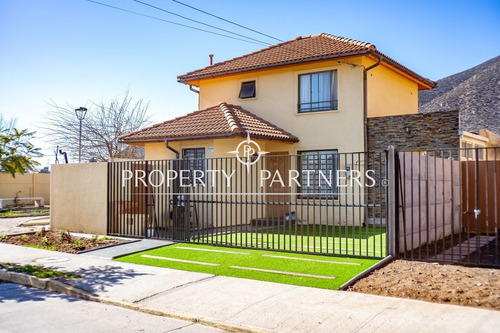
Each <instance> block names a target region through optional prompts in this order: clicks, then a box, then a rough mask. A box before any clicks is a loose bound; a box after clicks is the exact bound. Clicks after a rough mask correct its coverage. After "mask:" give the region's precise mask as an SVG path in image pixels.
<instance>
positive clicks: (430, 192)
mask: <svg viewBox="0 0 500 333" xmlns="http://www.w3.org/2000/svg"><path fill="white" fill-rule="evenodd" d="M396 157H397V159H398V160H399V162H398V163H397V166H398V168H397V171H398V172H397V178H396V179H397V182H398V183H399V184H398V187H399V190H398V191H397V193H398V201H399V202H398V206H399V214H398V215H397V217H398V218H399V222H398V223H397V225H398V229H399V230H398V237H397V240H398V250H399V251H398V252H399V256H400V257H402V258H405V259H410V260H423V261H429V262H439V263H448V264H461V265H474V266H496V267H499V266H500V247H499V244H500V242H499V240H500V239H499V236H500V235H499V232H498V228H499V225H500V199H499V196H500V192H499V191H500V148H462V149H452V150H435V151H419V152H416V151H412V152H399V153H398V154H396Z"/></svg>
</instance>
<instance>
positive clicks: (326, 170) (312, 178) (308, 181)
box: [297, 149, 338, 199]
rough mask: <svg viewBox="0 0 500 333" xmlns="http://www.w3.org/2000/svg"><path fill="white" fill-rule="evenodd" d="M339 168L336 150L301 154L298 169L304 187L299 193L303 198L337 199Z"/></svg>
mask: <svg viewBox="0 0 500 333" xmlns="http://www.w3.org/2000/svg"><path fill="white" fill-rule="evenodd" d="M337 168H338V151H337V150H336V149H332V150H313V151H301V152H299V158H298V166H297V169H298V170H299V172H300V177H301V181H300V184H301V185H302V186H301V187H299V189H298V191H297V192H298V193H301V195H300V196H301V197H307V198H327V199H332V198H333V199H336V198H337V181H336V174H337Z"/></svg>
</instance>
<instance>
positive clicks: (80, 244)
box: [73, 239, 82, 247]
mask: <svg viewBox="0 0 500 333" xmlns="http://www.w3.org/2000/svg"><path fill="white" fill-rule="evenodd" d="M73 245H75V247H82V242H81V241H80V240H78V239H75V240H74V241H73Z"/></svg>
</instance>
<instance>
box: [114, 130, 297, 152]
mask: <svg viewBox="0 0 500 333" xmlns="http://www.w3.org/2000/svg"><path fill="white" fill-rule="evenodd" d="M234 137H246V132H245V133H233V134H215V135H204V136H183V137H178V138H171V139H168V140H165V139H149V140H127V141H123V140H119V141H118V142H119V143H147V142H166V141H168V142H175V141H187V140H202V139H217V138H234ZM252 138H256V139H263V140H271V141H280V142H291V143H295V142H299V139H298V138H297V139H294V140H284V139H278V138H269V137H265V136H263V135H252ZM167 148H168V147H167Z"/></svg>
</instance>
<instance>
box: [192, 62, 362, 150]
mask: <svg viewBox="0 0 500 333" xmlns="http://www.w3.org/2000/svg"><path fill="white" fill-rule="evenodd" d="M349 62H350V63H352V64H354V66H352V65H349V64H345V63H339V62H338V61H334V60H330V61H323V62H319V63H312V64H302V65H295V66H287V67H282V68H275V69H269V70H262V71H255V72H249V73H245V74H239V75H231V76H227V77H221V78H214V79H206V80H202V81H201V82H200V96H199V97H200V108H201V109H204V108H207V107H210V106H213V105H217V104H218V103H220V102H226V103H230V104H236V105H241V106H242V107H243V108H244V109H246V110H248V111H250V112H252V113H254V114H256V115H257V116H259V117H262V118H264V119H265V120H267V121H269V122H271V123H273V124H275V125H277V126H279V127H281V128H283V129H285V130H287V131H289V132H290V133H292V134H294V135H296V136H298V137H299V139H300V142H298V143H297V144H295V145H294V147H293V149H292V151H291V153H292V154H295V153H296V152H297V151H300V150H314V149H338V150H339V151H361V150H363V103H362V102H363V100H362V97H363V94H362V92H363V87H362V76H363V75H362V67H361V66H360V62H361V59H360V58H352V59H349ZM356 64H357V65H356ZM327 70H337V75H338V96H339V97H338V103H339V107H338V110H335V111H322V112H314V113H305V114H299V113H297V101H298V91H299V87H298V76H299V75H300V74H305V73H310V72H319V71H327ZM248 80H255V81H256V85H257V87H256V89H257V90H256V98H252V99H239V98H238V93H239V90H240V86H241V82H243V81H248Z"/></svg>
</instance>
